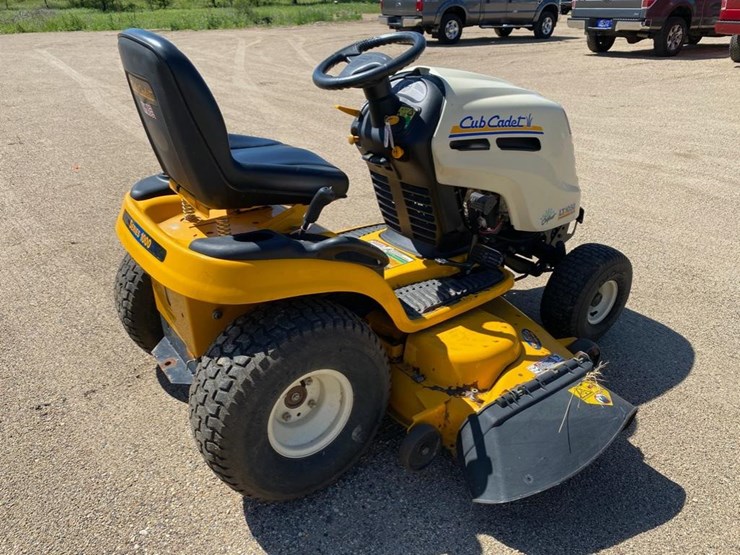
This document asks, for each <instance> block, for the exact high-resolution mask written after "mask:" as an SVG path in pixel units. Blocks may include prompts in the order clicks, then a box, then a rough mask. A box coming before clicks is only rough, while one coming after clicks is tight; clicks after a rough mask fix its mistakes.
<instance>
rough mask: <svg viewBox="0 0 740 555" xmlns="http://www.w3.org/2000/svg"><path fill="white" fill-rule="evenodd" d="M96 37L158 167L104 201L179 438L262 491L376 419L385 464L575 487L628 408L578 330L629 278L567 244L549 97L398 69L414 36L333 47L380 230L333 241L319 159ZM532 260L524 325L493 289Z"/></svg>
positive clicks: (147, 60) (134, 52)
mask: <svg viewBox="0 0 740 555" xmlns="http://www.w3.org/2000/svg"><path fill="white" fill-rule="evenodd" d="M118 45H119V51H120V55H121V59H122V62H123V68H124V70H125V74H126V78H127V80H128V84H129V86H130V89H131V92H132V95H133V99H134V102H135V104H136V108H137V110H138V113H139V116H140V118H141V122H142V124H143V126H144V129H145V131H146V134H147V136H148V138H149V141H150V143H151V146H152V148H153V150H154V153H155V155H156V156H157V159H158V160H159V163H160V165H161V168H162V170H163V173H161V174H157V175H153V176H150V177H147V178H144V179H142V180H140V181H139V182H137V183H136V184H135V185H134V186H133V188H132V189H131V190H130V192H129V193H127V194H126V196H125V199H124V201H123V208H122V210H121V213H120V217H119V219H118V221H117V224H116V232H117V234H118V237H119V239H120V241H121V243H122V244H123V246H124V248H125V250H126V252H127V254H126V256H125V258H124V260H123V262H122V264H121V267H120V269H119V272H118V277H117V281H116V302H117V308H118V312H119V315H120V317H121V321H122V323H123V326H124V328H125V329H126V331H127V332H128V334H129V335H130V337H131V339H133V341H134V342H136V343H137V344H138V345H139V346H140V347H141V348H143V349H144V350H145V351H147V352H150V353H151V354H153V356H154V357H155V358H156V360H157V362H158V365H159V367H160V368H161V370H162V371H163V372H164V374H166V376H167V377H168V379H169V380H170V381H171V382H172V383H176V384H191V386H190V397H189V404H190V423H191V426H192V429H193V433H194V436H195V441H196V443H197V445H198V448H199V450H200V452H201V454H202V455H203V457H204V459H205V461H206V463H207V464H208V465H209V466H210V468H211V469H212V470H213V471H214V472H215V473H216V474H217V475H218V476H219V477H220V478H221V479H222V480H223V481H224V482H225V483H226V484H228V485H229V486H230V487H232V488H233V489H234V490H236V491H238V492H240V493H241V494H243V495H245V496H250V497H255V498H259V499H263V500H273V501H278V500H288V499H292V498H296V497H300V496H304V495H306V494H309V493H311V492H314V491H316V490H319V489H321V488H324V487H325V486H327V485H329V484H331V483H332V482H334V481H335V480H337V479H338V477H339V476H340V475H342V473H344V472H345V471H346V470H347V469H349V468H350V467H351V466H352V465H353V464H354V463H355V462H356V461H357V460H358V458H359V457H360V456H361V455H362V454H363V453H364V452H365V451H366V450H367V448H368V446H369V444H370V442H371V441H372V439H373V436H374V435H375V433H376V431H377V430H378V428H379V425H380V423H381V421H382V420H383V418H384V415H385V413H386V411H388V412H389V413H390V415H391V416H392V417H393V418H394V419H395V420H396V421H398V422H399V423H400V424H401V425H402V426H403V427H404V428H405V429H406V432H407V433H406V435H405V437H404V439H403V441H402V442H401V447H400V460H401V463H402V464H403V466H404V467H406V468H408V469H411V470H420V469H422V468H424V467H425V466H427V465H428V464H429V463H430V462H431V461H432V460H434V457H435V456H436V455H437V454H438V453H439V452H440V451H441V450H442V449H443V448H444V449H447V450H448V451H450V452H451V453H452V454H453V455H454V456H456V457H457V460H458V461H459V463H460V464H461V465H462V468H463V474H464V476H465V480H466V481H467V485H468V486H469V489H470V492H471V495H472V498H473V500H474V501H476V502H481V503H503V502H509V501H513V500H516V499H520V498H524V497H527V496H530V495H533V494H535V493H538V492H541V491H543V490H545V489H548V488H550V487H553V486H555V485H557V484H560V483H562V482H563V481H564V480H566V479H568V478H569V477H571V476H573V475H574V474H576V473H577V472H579V471H580V470H582V469H583V468H584V467H586V466H587V465H589V464H590V463H591V462H592V461H593V460H594V459H595V458H596V457H598V456H599V455H600V454H601V453H602V452H603V451H604V450H605V449H606V448H607V447H608V446H609V444H610V443H611V442H612V441H613V440H614V439H615V437H616V436H617V435H618V433H619V432H620V431H621V430H622V429H623V428H625V427H626V426H627V425H628V424H629V422H630V421H631V419H632V418H633V416H634V414H635V411H636V409H635V407H633V406H632V405H630V404H629V403H628V402H627V401H625V400H623V399H622V398H620V397H619V396H618V395H616V394H615V393H613V392H611V391H609V390H608V389H607V388H606V387H604V386H603V384H602V383H601V381H600V365H601V364H602V361H601V360H600V352H599V348H598V346H597V344H596V343H595V341H596V340H597V339H598V338H599V337H600V336H601V335H602V334H604V333H605V332H606V331H607V330H608V329H609V328H610V327H611V326H612V324H613V323H614V322H615V321H616V319H617V318H618V317H619V315H620V313H621V311H622V309H623V307H624V306H625V303H626V301H627V297H628V295H629V290H630V286H631V280H632V268H631V265H630V262H629V261H628V259H627V258H626V257H625V256H624V255H623V254H621V253H620V252H619V251H617V250H615V249H613V248H611V247H607V246H605V245H599V244H584V245H581V246H579V247H577V248H575V249H573V250H571V251H570V252H567V251H566V248H565V243H566V241H567V240H568V239H569V238H570V237H571V236H572V235H573V233H574V231H575V228H576V226H577V225H578V223H581V222H582V221H583V218H584V211H583V209H582V208H581V206H580V189H579V186H578V180H577V177H576V173H575V160H574V153H573V142H572V138H571V130H570V126H569V123H568V120H567V117H566V114H565V112H564V110H563V109H562V107H561V106H559V105H558V104H556V103H555V102H551V101H549V100H546V99H545V98H543V97H541V96H540V95H538V94H536V93H534V92H532V91H528V90H525V89H522V88H519V87H516V86H514V85H512V84H510V83H507V82H505V81H502V80H499V79H494V78H491V77H486V76H484V75H479V74H475V73H470V72H466V71H458V70H454V69H443V68H435V67H427V66H416V67H410V68H407V66H410V64H412V63H413V62H414V61H415V60H416V59H417V58H418V57H419V56H420V55H421V53H422V52H423V50H424V48H425V42H424V38H423V37H422V35H420V34H418V33H393V34H387V35H382V36H379V37H375V38H370V39H367V40H363V41H360V42H357V43H355V44H352V45H350V46H348V47H346V48H344V49H342V50H340V51H338V52H336V53H334V54H333V55H331V56H330V57H328V58H327V59H326V60H324V61H323V62H321V63H320V64H319V65H318V67H317V68H316V70H315V71H314V74H313V81H314V83H315V84H316V85H317V86H318V87H320V88H322V89H326V90H336V89H343V88H350V87H356V88H360V89H362V91H363V93H364V96H365V98H366V102H365V103H364V104H363V105H362V106H361V107H359V108H357V109H355V108H347V107H340V109H342V110H343V111H344V112H346V113H348V114H350V115H351V116H352V117H353V121H352V124H351V135H350V142H351V143H352V144H353V145H354V148H356V149H357V150H358V152H359V155H360V157H361V158H362V160H363V161H364V162H365V164H367V167H368V170H369V172H370V179H371V182H372V187H373V189H374V192H375V195H376V197H377V202H378V206H379V208H380V212H381V214H382V219H383V221H382V222H381V223H378V224H377V225H370V226H363V227H358V228H354V229H349V230H344V231H331V230H329V229H326V228H325V227H322V226H321V225H319V224H318V223H317V220H318V218H319V215H320V214H321V211H322V209H323V208H324V207H325V206H327V205H328V204H329V203H331V202H334V201H336V200H339V199H343V198H345V197H346V196H347V191H348V187H349V183H348V178H347V176H346V175H345V174H344V173H343V172H342V171H341V170H340V169H339V168H337V167H335V166H333V165H332V164H330V163H329V162H327V161H326V160H324V159H322V158H321V157H319V156H318V155H316V154H314V153H312V152H310V151H308V150H304V149H300V148H295V147H292V146H288V145H286V144H283V143H280V142H278V141H275V140H271V139H264V138H258V137H253V136H247V135H236V134H230V133H228V132H227V129H226V126H225V123H224V120H223V117H222V115H221V112H220V111H219V108H218V106H217V104H216V101H215V99H214V97H213V96H212V94H211V93H210V91H209V89H208V87H207V85H206V84H205V82H204V81H203V79H202V78H201V76H200V75H199V73H198V72H197V71H196V69H195V68H194V66H193V65H192V64H191V63H190V61H189V60H188V59H187V58H186V57H185V55H184V54H182V53H181V52H180V51H179V50H178V49H177V48H176V47H175V46H174V45H173V44H172V43H171V42H169V41H168V40H166V39H164V38H163V37H161V36H158V35H156V34H154V33H151V32H148V31H143V30H138V29H129V30H127V31H124V32H122V33H121V34H120V35H119V40H118ZM387 45H403V46H405V49H404V50H403V52H402V53H401V54H399V55H397V56H395V57H392V56H390V55H388V54H385V53H383V52H381V51H380V50H377V49H378V48H380V47H383V46H387ZM340 65H342V66H343V67H341V69H335V68H337V66H340ZM546 272H549V273H551V275H550V276H549V279H548V282H547V285H546V287H545V289H544V293H543V295H542V301H541V310H540V312H541V319H542V322H543V326H540V325H539V324H538V323H536V322H535V321H533V320H532V319H530V318H528V317H527V316H525V315H524V314H523V313H522V312H520V311H519V310H518V309H516V308H515V307H514V306H513V305H511V304H510V303H509V302H507V301H506V300H505V299H504V294H505V293H506V292H507V291H509V290H510V289H512V287H513V285H514V282H515V279H519V278H522V277H525V276H530V275H533V276H538V275H542V274H543V273H546Z"/></svg>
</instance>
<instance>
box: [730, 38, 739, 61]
mask: <svg viewBox="0 0 740 555" xmlns="http://www.w3.org/2000/svg"><path fill="white" fill-rule="evenodd" d="M730 59H731V60H732V61H733V62H738V63H740V35H732V38H731V39H730Z"/></svg>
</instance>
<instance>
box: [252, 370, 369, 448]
mask: <svg viewBox="0 0 740 555" xmlns="http://www.w3.org/2000/svg"><path fill="white" fill-rule="evenodd" d="M353 401H354V395H353V392H352V385H351V384H350V383H349V380H348V379H347V378H346V377H345V376H344V374H341V373H339V372H337V371H336V370H316V371H314V372H311V373H309V374H306V375H305V376H302V377H301V378H300V379H298V380H296V381H295V382H293V383H292V384H290V385H289V386H288V387H287V388H285V390H284V391H283V392H282V393H281V394H280V396H279V397H278V399H277V401H276V403H275V405H274V406H273V407H272V411H271V412H270V418H269V420H268V422H267V438H268V439H269V440H270V445H271V446H272V448H273V449H274V450H275V451H277V452H278V453H279V454H281V455H283V456H284V457H288V458H291V459H299V458H302V457H309V456H311V455H313V454H314V453H318V452H319V451H321V450H322V449H325V448H326V447H327V446H328V445H329V444H330V443H331V442H332V441H334V440H335V439H336V437H337V436H338V435H339V433H340V432H341V431H342V430H343V429H344V426H345V425H346V424H347V420H349V415H350V413H351V412H352V404H353Z"/></svg>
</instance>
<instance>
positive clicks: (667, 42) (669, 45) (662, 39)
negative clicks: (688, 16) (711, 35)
mask: <svg viewBox="0 0 740 555" xmlns="http://www.w3.org/2000/svg"><path fill="white" fill-rule="evenodd" d="M686 34H687V26H686V20H684V19H683V18H680V17H669V18H668V21H666V22H665V25H663V28H662V29H661V30H660V31H659V32H658V34H657V35H656V36H655V38H654V39H653V50H654V52H655V55H656V56H663V57H667V56H675V55H676V54H678V53H679V52H680V51H681V49H682V48H683V43H684V42H685V41H686Z"/></svg>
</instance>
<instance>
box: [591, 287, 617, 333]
mask: <svg viewBox="0 0 740 555" xmlns="http://www.w3.org/2000/svg"><path fill="white" fill-rule="evenodd" d="M618 293H619V286H618V285H617V282H616V281H614V280H613V279H612V280H609V281H607V282H605V283H604V284H603V285H602V286H601V287H599V290H598V291H597V292H596V295H594V298H593V299H592V300H591V306H589V307H588V317H587V320H588V323H589V324H591V325H592V326H595V325H596V324H600V323H601V322H603V321H604V319H605V318H606V317H607V316H608V315H609V313H610V312H611V310H612V308H614V303H616V302H617V294H618Z"/></svg>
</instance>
